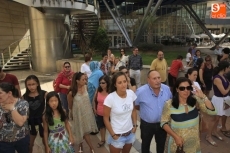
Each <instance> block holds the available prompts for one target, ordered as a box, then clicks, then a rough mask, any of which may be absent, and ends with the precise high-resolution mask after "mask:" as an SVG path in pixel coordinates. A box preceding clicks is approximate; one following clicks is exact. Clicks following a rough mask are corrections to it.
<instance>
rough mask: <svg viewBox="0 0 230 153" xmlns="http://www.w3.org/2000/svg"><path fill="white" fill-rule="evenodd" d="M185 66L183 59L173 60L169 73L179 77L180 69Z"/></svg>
mask: <svg viewBox="0 0 230 153" xmlns="http://www.w3.org/2000/svg"><path fill="white" fill-rule="evenodd" d="M182 67H183V64H182V61H180V60H173V61H172V65H171V67H170V71H169V73H170V74H171V75H172V76H173V77H177V75H178V72H179V70H180V69H181V68H182Z"/></svg>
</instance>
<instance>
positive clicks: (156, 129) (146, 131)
mask: <svg viewBox="0 0 230 153" xmlns="http://www.w3.org/2000/svg"><path fill="white" fill-rule="evenodd" d="M140 129H141V139H142V144H141V152H142V153H149V150H150V144H151V141H152V138H153V136H154V135H155V141H156V145H157V146H156V148H157V153H164V148H165V141H166V137H167V133H166V132H165V130H164V129H162V128H161V126H160V123H148V122H145V121H144V120H141V125H140Z"/></svg>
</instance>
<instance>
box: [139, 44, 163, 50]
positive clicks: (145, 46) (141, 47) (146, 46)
mask: <svg viewBox="0 0 230 153" xmlns="http://www.w3.org/2000/svg"><path fill="white" fill-rule="evenodd" d="M163 48H164V46H163V45H162V44H149V43H140V44H139V45H138V49H139V50H141V51H159V50H163Z"/></svg>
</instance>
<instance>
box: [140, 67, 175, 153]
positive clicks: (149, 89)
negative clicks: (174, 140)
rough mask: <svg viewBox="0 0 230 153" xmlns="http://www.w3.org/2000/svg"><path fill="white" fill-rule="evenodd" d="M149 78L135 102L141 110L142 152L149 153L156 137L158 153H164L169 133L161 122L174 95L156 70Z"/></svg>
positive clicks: (151, 72) (149, 74)
mask: <svg viewBox="0 0 230 153" xmlns="http://www.w3.org/2000/svg"><path fill="white" fill-rule="evenodd" d="M147 77H148V78H147V81H148V83H147V84H145V85H143V86H141V87H140V88H138V89H137V91H136V95H137V99H136V100H135V107H136V109H137V110H140V113H139V114H140V119H141V125H140V129H141V139H142V144H141V152H143V153H147V152H149V150H150V144H151V141H152V138H153V136H154V135H155V141H156V145H157V147H156V148H157V151H156V152H157V153H163V152H164V146H165V141H166V136H167V133H166V132H165V131H164V130H163V129H162V128H161V127H160V120H161V114H162V110H163V107H164V104H165V102H166V101H167V100H169V99H171V98H172V93H171V91H170V89H169V87H168V86H166V85H164V84H162V83H161V76H160V73H159V72H157V71H156V70H150V71H149V72H148V76H147Z"/></svg>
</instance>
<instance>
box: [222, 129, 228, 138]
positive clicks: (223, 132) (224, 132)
mask: <svg viewBox="0 0 230 153" xmlns="http://www.w3.org/2000/svg"><path fill="white" fill-rule="evenodd" d="M220 132H221V133H222V134H223V135H224V136H226V137H228V138H230V131H223V130H220Z"/></svg>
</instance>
